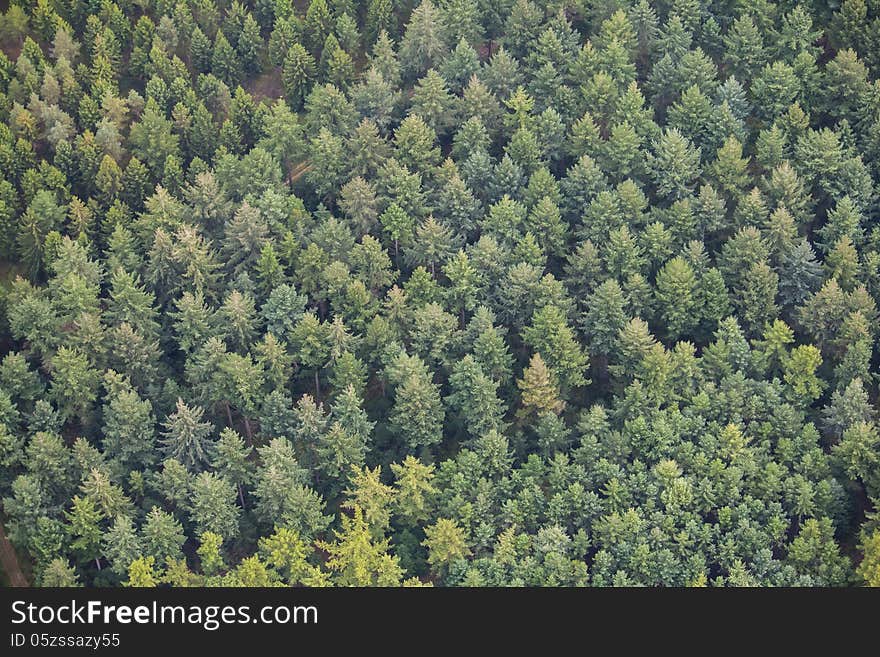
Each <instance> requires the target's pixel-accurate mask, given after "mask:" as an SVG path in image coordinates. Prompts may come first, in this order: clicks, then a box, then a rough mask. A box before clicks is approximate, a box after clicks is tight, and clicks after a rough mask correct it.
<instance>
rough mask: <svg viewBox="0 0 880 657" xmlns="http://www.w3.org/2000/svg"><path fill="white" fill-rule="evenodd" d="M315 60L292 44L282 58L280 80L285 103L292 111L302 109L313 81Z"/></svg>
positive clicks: (301, 48)
mask: <svg viewBox="0 0 880 657" xmlns="http://www.w3.org/2000/svg"><path fill="white" fill-rule="evenodd" d="M316 72H317V66H316V64H315V58H314V57H312V55H310V54H309V52H308V51H307V50H306V49H305V48H303V46H302V45H301V44H299V43H295V44H293V45H292V46H291V47H290V49H289V50H288V51H287V55H286V56H285V57H284V64H283V66H282V71H281V80H282V82H283V84H284V93H285V97H286V98H287V102H288V103H290V106H291V107H292V108H294V109H299V108H300V107H302V104H303V102H304V101H305V99H306V96H308V94H309V92H310V91H311V88H312V84H314V81H315V75H316Z"/></svg>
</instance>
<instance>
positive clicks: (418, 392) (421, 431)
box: [391, 374, 445, 451]
mask: <svg viewBox="0 0 880 657" xmlns="http://www.w3.org/2000/svg"><path fill="white" fill-rule="evenodd" d="M394 398H395V400H394V408H393V409H392V411H391V427H392V429H393V430H394V431H395V433H397V435H398V436H400V438H401V439H402V440H403V441H404V442H405V444H406V445H407V447H409V449H411V450H414V451H415V450H419V449H422V450H425V449H427V448H428V447H430V446H431V445H434V444H436V443H439V442H440V441H441V440H442V438H443V434H442V430H443V421H444V416H445V412H444V409H443V403H442V402H441V401H440V392H439V390H438V388H437V386H436V385H435V384H434V383H432V382H431V380H430V379H429V378H428V376H427V375H425V374H413V375H411V376H409V377H407V378H406V379H404V380H403V381H401V383H400V385H399V386H398V387H397V388H396V390H395V394H394Z"/></svg>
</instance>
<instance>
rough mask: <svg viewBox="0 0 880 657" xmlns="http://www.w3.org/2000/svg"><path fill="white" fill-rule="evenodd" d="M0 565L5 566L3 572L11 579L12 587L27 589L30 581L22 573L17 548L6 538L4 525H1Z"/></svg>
mask: <svg viewBox="0 0 880 657" xmlns="http://www.w3.org/2000/svg"><path fill="white" fill-rule="evenodd" d="M0 563H2V564H3V570H4V571H5V572H6V576H7V577H8V578H9V585H10V586H18V587H26V586H28V581H27V579H26V578H25V576H24V573H23V572H21V565H20V564H19V563H18V555H17V554H15V548H14V547H12V543H10V542H9V539H8V538H6V532H4V531H3V525H0Z"/></svg>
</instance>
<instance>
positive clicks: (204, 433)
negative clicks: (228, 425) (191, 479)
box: [159, 398, 214, 470]
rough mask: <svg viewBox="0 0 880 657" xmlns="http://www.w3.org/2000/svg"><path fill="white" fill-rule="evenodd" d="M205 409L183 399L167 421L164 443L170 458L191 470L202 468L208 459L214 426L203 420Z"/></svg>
mask: <svg viewBox="0 0 880 657" xmlns="http://www.w3.org/2000/svg"><path fill="white" fill-rule="evenodd" d="M203 414H204V411H203V410H202V409H201V408H199V407H198V406H193V407H189V406H187V405H186V404H185V403H184V402H183V400H182V399H179V398H178V400H177V406H176V409H175V411H174V413H172V414H171V415H169V416H168V419H167V421H166V422H164V423H163V426H164V427H165V430H164V431H163V435H164V438H163V439H161V440H160V441H159V442H160V443H161V444H162V445H163V448H164V452H165V454H167V455H168V457H169V458H173V459H177V460H179V461H180V462H181V463H183V464H184V465H186V466H187V467H188V468H189V469H191V470H198V469H200V468H201V467H202V466H203V465H204V464H205V463H207V461H208V457H209V455H208V440H209V436H210V435H211V432H212V431H213V430H214V427H213V426H212V425H211V423H210V422H202V415H203Z"/></svg>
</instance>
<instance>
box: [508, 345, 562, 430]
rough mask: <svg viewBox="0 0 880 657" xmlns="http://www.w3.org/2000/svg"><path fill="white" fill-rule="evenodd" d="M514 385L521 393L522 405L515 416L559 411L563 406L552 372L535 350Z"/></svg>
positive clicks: (526, 416)
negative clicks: (521, 376) (520, 377)
mask: <svg viewBox="0 0 880 657" xmlns="http://www.w3.org/2000/svg"><path fill="white" fill-rule="evenodd" d="M516 385H517V387H518V388H519V389H520V391H521V393H522V406H521V407H520V409H519V410H518V411H517V416H518V417H520V419H522V420H525V419H527V418H529V417H530V416H532V415H533V414H536V415H539V416H540V415H542V414H543V413H547V412H553V413H561V412H562V410H563V409H564V408H565V402H563V401H561V400H560V399H559V389H558V388H557V385H556V382H555V381H554V377H553V374H552V373H551V372H550V370H549V369H548V367H547V365H546V364H545V363H544V359H543V358H541V354H539V353H537V352H536V353H535V354H533V355H532V358H531V360H530V361H529V366H528V367H527V368H526V369H525V371H523V378H522V379H517V381H516Z"/></svg>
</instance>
